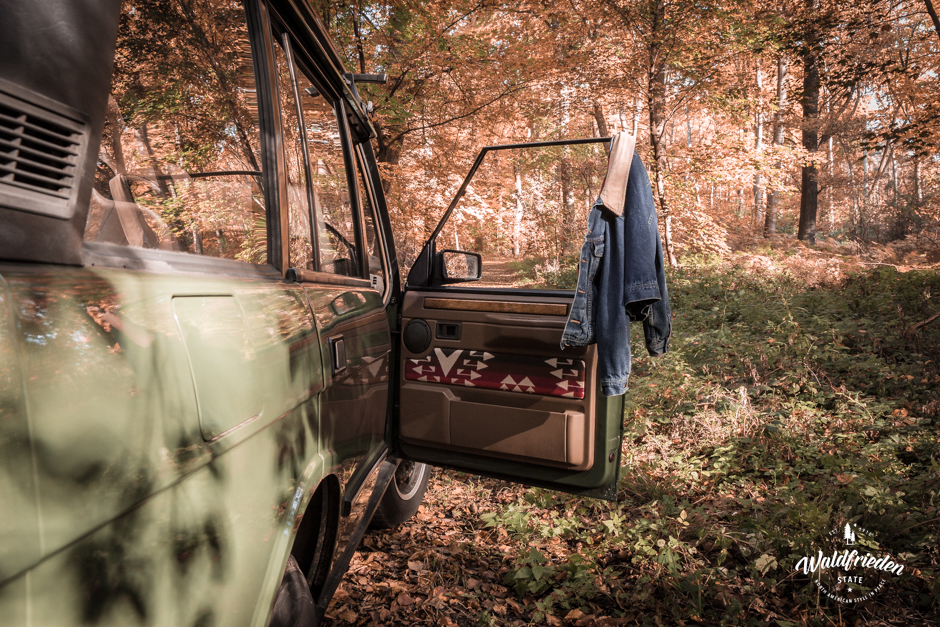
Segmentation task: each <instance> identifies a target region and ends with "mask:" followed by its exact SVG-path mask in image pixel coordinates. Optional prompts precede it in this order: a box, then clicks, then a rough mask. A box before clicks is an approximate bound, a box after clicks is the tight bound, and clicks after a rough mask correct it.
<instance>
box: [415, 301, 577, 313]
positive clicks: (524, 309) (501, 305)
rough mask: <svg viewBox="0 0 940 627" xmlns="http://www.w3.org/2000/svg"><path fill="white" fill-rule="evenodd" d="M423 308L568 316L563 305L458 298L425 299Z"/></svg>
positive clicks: (566, 309) (566, 308)
mask: <svg viewBox="0 0 940 627" xmlns="http://www.w3.org/2000/svg"><path fill="white" fill-rule="evenodd" d="M424 308H425V309H450V310H457V311H489V312H494V313H521V314H540V315H543V316H567V315H568V305H567V304H565V303H524V302H522V303H520V302H505V301H496V300H469V299H459V298H425V299H424Z"/></svg>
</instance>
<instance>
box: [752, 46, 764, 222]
mask: <svg viewBox="0 0 940 627" xmlns="http://www.w3.org/2000/svg"><path fill="white" fill-rule="evenodd" d="M763 88H764V81H763V77H762V76H761V72H760V65H758V66H757V111H756V112H755V114H754V153H755V156H756V158H757V160H760V155H761V152H763V150H764V117H763V111H761V107H762V102H763V98H762V97H761V92H762V90H763ZM760 184H761V180H760V170H758V171H757V172H755V173H754V216H753V220H754V224H755V225H758V224H760V223H761V217H762V216H761V208H762V207H763V206H764V202H763V194H761V187H760Z"/></svg>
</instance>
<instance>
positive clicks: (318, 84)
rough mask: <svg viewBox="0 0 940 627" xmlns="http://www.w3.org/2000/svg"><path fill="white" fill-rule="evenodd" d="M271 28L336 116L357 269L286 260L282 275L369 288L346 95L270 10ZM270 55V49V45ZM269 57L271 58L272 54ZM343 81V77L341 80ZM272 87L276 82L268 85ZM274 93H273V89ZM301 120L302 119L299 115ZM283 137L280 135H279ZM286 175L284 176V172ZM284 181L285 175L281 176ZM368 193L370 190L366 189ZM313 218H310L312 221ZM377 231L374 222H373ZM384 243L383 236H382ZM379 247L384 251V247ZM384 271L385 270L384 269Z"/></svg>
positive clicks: (317, 253)
mask: <svg viewBox="0 0 940 627" xmlns="http://www.w3.org/2000/svg"><path fill="white" fill-rule="evenodd" d="M271 26H272V28H271V30H270V37H271V40H272V42H273V40H274V38H275V37H282V38H284V39H286V41H288V42H289V46H290V49H291V54H290V56H289V57H288V62H289V63H291V64H292V67H293V72H294V73H297V72H301V73H303V75H304V77H305V78H306V79H307V80H308V81H309V82H310V83H311V84H312V85H313V86H314V88H316V90H317V91H318V92H319V94H320V95H321V96H322V97H323V98H324V99H325V100H326V101H327V103H329V105H330V106H331V107H332V108H333V115H334V117H335V118H336V123H337V126H338V128H339V134H340V144H341V146H342V150H343V167H344V168H345V170H346V184H347V186H348V188H349V199H350V206H351V207H352V211H353V227H354V228H353V230H354V235H355V244H356V255H357V259H356V262H357V263H358V265H359V272H358V274H357V275H356V276H347V275H341V274H334V273H331V272H322V271H319V270H307V269H304V268H295V267H291V266H290V264H289V261H288V262H286V268H287V269H286V271H285V276H287V277H288V279H291V280H295V281H299V282H303V283H327V284H340V285H350V286H354V287H371V284H372V282H371V280H370V279H369V278H368V253H367V252H366V250H365V245H364V242H365V222H364V209H363V207H362V202H361V199H360V198H359V187H358V184H357V182H356V179H355V177H356V175H357V168H358V158H357V156H356V146H357V144H356V143H354V138H353V131H352V128H351V127H350V124H349V119H348V118H349V115H351V112H350V109H349V105H348V103H347V101H346V94H345V93H343V92H342V91H341V90H337V89H335V87H334V86H333V85H332V84H331V82H330V80H329V79H328V77H327V76H326V73H325V72H324V71H323V70H321V69H320V68H319V67H318V65H317V60H316V59H315V58H314V55H312V54H311V53H310V50H308V49H307V48H305V47H304V45H303V43H302V41H300V37H298V34H297V32H296V31H295V30H294V29H293V28H292V27H291V24H290V23H289V22H287V21H286V20H284V19H283V18H281V17H280V16H279V15H277V13H276V12H274V17H273V18H272V19H271ZM273 45H277V43H276V42H273ZM272 54H273V48H272ZM272 60H273V57H272ZM291 80H292V83H293V89H294V90H295V93H296V92H297V90H298V89H299V88H298V86H297V82H296V75H295V76H292V79H291ZM343 80H345V79H343ZM272 87H273V88H275V89H276V85H272ZM275 93H276V92H275ZM276 101H277V98H276V96H275V106H277V107H278V109H277V113H278V116H277V117H279V118H280V103H279V102H276ZM297 106H298V108H300V109H303V106H302V105H301V103H300V102H297ZM300 119H302V118H300ZM282 140H283V135H282ZM281 150H282V151H285V150H286V146H285V145H284V143H283V141H282V142H281ZM304 159H305V161H306V165H305V167H306V168H308V170H307V171H308V172H310V171H311V169H310V168H311V167H312V166H311V164H310V158H309V151H308V150H306V149H304ZM366 174H367V173H366V172H363V179H370V178H371V177H368V176H366ZM285 176H286V175H285ZM285 181H286V178H285ZM311 181H312V179H311V178H310V177H309V176H308V179H307V189H308V194H307V197H308V203H309V205H310V206H309V211H310V212H313V211H315V210H314V208H313V203H312V198H311V195H312V192H311V191H310V190H311V185H310V184H311ZM370 193H371V192H370ZM284 202H285V205H283V206H285V207H286V202H287V199H286V187H285V201H284ZM282 213H283V214H284V222H285V224H284V225H282V229H283V231H282V238H286V237H287V233H288V230H287V229H288V225H287V224H286V222H287V212H286V211H285V212H282ZM315 221H316V220H314V222H315ZM376 228H377V230H379V229H378V225H376ZM382 242H383V244H384V237H383V239H382ZM383 250H387V247H386V248H385V249H383ZM313 255H314V258H315V259H316V265H317V266H319V263H320V249H319V240H317V241H314V242H313ZM388 266H389V264H388V262H387V260H385V267H386V268H388ZM386 272H388V270H386ZM390 292H391V290H389V289H387V290H386V293H385V294H384V295H383V297H384V298H385V299H386V301H387V298H388V296H389V294H390Z"/></svg>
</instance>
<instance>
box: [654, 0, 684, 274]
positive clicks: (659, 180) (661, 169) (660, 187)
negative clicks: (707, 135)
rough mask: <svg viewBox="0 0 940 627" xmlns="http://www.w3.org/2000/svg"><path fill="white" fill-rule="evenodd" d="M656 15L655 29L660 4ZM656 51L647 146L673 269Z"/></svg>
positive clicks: (661, 75) (662, 91) (662, 92)
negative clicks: (650, 152)
mask: <svg viewBox="0 0 940 627" xmlns="http://www.w3.org/2000/svg"><path fill="white" fill-rule="evenodd" d="M656 11H657V15H656V17H655V22H656V24H654V28H656V27H658V26H659V24H660V23H661V22H662V20H663V18H664V15H663V14H664V13H665V7H664V5H663V3H662V2H657V3H656ZM657 56H658V55H657V54H656V51H655V50H650V69H651V70H653V72H654V73H652V74H651V76H650V86H649V110H650V147H651V148H652V149H653V182H654V185H655V186H656V197H657V199H658V200H659V210H660V212H661V214H662V217H663V220H662V223H663V252H664V253H665V256H666V260H667V261H668V263H669V265H670V266H672V267H673V268H676V267H678V266H679V262H678V260H677V259H676V252H675V249H674V247H673V243H672V214H671V213H670V211H669V202H668V201H667V199H666V185H665V180H664V176H665V170H666V149H665V146H664V145H663V141H664V139H665V137H664V135H665V132H666V67H665V65H663V64H662V62H660V61H659V60H658V59H657Z"/></svg>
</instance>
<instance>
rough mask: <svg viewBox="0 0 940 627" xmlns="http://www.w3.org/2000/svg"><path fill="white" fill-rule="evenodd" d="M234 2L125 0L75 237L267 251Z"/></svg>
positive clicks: (247, 68)
mask: <svg viewBox="0 0 940 627" xmlns="http://www.w3.org/2000/svg"><path fill="white" fill-rule="evenodd" d="M259 149H260V132H259V120H258V101H257V88H256V84H255V74H254V67H253V63H252V56H251V48H250V45H249V40H248V27H247V22H246V17H245V11H244V9H243V8H242V5H241V3H239V2H227V3H218V2H205V1H193V0H175V1H174V0H170V1H167V2H160V3H151V2H139V1H134V0H125V1H124V2H123V9H122V14H121V21H120V27H119V31H118V40H117V50H116V53H115V58H114V74H113V76H112V79H111V94H110V96H109V98H108V109H107V117H106V121H105V127H104V134H103V137H102V142H101V149H100V154H99V159H98V168H97V171H96V173H95V185H94V191H93V193H92V202H91V210H90V211H89V216H88V223H87V225H86V229H85V241H87V242H103V243H109V244H120V245H125V246H138V247H143V248H154V249H161V250H174V251H181V252H187V253H193V254H196V255H207V256H211V257H221V258H227V259H237V260H240V261H246V262H250V263H265V262H266V261H267V220H266V216H265V207H264V198H263V193H262V192H263V190H262V181H261V155H260V152H259Z"/></svg>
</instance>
